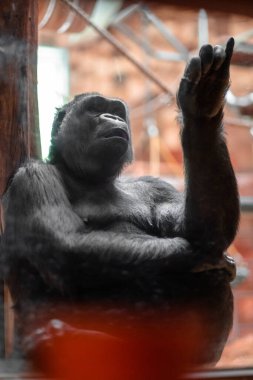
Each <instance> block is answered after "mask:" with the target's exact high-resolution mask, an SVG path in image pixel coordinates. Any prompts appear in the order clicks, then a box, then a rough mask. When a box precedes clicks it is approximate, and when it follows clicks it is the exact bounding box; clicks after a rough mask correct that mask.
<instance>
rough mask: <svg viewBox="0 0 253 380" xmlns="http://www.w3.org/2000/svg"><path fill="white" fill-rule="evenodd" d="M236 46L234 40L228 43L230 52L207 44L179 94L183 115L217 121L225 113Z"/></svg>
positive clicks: (190, 66) (188, 70)
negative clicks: (230, 70)
mask: <svg viewBox="0 0 253 380" xmlns="http://www.w3.org/2000/svg"><path fill="white" fill-rule="evenodd" d="M233 47H234V39H233V38H230V39H229V40H228V42H227V45H226V49H223V47H222V46H219V45H217V46H215V47H214V48H213V47H212V46H211V45H204V46H202V48H201V49H200V52H199V57H193V58H192V59H191V60H190V62H189V63H188V65H187V67H186V69H185V72H184V76H183V78H182V79H181V82H180V86H179V90H178V94H177V100H178V105H179V108H180V109H181V111H182V113H183V116H186V117H187V116H188V117H189V116H193V117H196V118H202V117H207V118H213V117H215V116H216V115H217V114H219V113H220V111H222V108H223V104H224V97H225V94H226V91H227V89H228V86H229V65H230V61H231V57H232V54H233Z"/></svg>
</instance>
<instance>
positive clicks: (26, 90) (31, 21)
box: [0, 0, 40, 356]
mask: <svg viewBox="0 0 253 380" xmlns="http://www.w3.org/2000/svg"><path fill="white" fill-rule="evenodd" d="M37 14H38V4H37V1H36V0H12V1H9V0H2V1H1V2H0V88H1V91H0V136H1V139H0V195H2V194H3V192H4V190H5V188H6V184H7V181H8V178H9V177H10V176H11V175H12V173H13V172H14V171H15V169H16V168H18V166H19V165H20V164H21V163H22V162H24V161H25V160H26V159H27V158H28V157H30V156H31V155H32V156H38V155H40V145H39V132H38V131H39V128H38V106H37V74H36V73H37V69H36V67H37V38H38V33H37V24H38V20H37ZM0 229H1V230H2V229H3V221H1V227H0ZM0 273H1V272H0ZM0 293H1V294H3V282H2V281H1V283H0ZM5 293H6V294H8V292H5ZM5 308H6V312H5V315H6V317H5V331H6V334H5V337H6V339H5V340H6V341H7V342H8V346H7V351H6V352H5V354H6V355H7V356H8V355H9V354H10V352H11V349H12V347H11V346H12V345H11V343H10V342H11V341H12V336H13V322H12V321H13V315H12V311H11V301H10V297H7V300H6V304H5ZM1 317H2V315H1V316H0V318H1ZM2 337H3V331H0V341H3V339H1V338H2ZM0 350H1V347H0Z"/></svg>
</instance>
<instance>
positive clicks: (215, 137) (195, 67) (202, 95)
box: [160, 38, 239, 256]
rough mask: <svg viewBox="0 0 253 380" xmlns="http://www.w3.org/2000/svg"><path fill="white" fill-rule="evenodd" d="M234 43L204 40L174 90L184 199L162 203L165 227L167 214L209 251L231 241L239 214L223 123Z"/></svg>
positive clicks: (190, 238)
mask: <svg viewBox="0 0 253 380" xmlns="http://www.w3.org/2000/svg"><path fill="white" fill-rule="evenodd" d="M233 46H234V40H233V38H231V39H230V40H229V41H228V43H227V46H226V49H223V48H222V47H221V46H215V47H214V48H213V47H212V46H211V45H205V46H203V47H202V48H201V50H200V53H199V57H193V58H192V59H191V60H190V62H189V64H188V65H187V67H186V69H185V72H184V76H183V78H182V80H181V82H180V86H179V91H178V96H177V97H178V105H179V108H180V113H181V116H180V121H181V140H182V148H183V155H184V166H185V193H184V199H183V201H182V204H180V203H178V204H177V207H174V206H172V207H171V205H170V204H167V205H166V206H165V207H164V209H162V208H161V209H160V217H161V222H160V223H161V225H162V226H163V228H164V229H165V231H166V227H167V226H168V224H166V220H167V218H168V215H171V217H172V218H174V228H175V230H176V231H177V234H179V235H180V234H182V235H181V236H183V237H184V238H186V239H187V240H188V241H190V242H191V243H192V244H194V246H198V247H200V248H202V250H203V251H205V253H208V252H209V253H211V254H212V255H213V256H214V255H215V254H217V253H218V254H219V255H220V254H221V253H222V252H224V251H225V250H226V249H227V248H228V246H229V245H230V244H231V242H232V241H233V239H234V237H235V233H236V230H237V226H238V220H239V201H238V191H237V184H236V179H235V175H234V171H233V168H232V165H231V162H230V158H229V153H228V149H227V146H226V142H225V137H224V130H223V126H222V117H223V106H224V98H225V94H226V91H227V89H228V86H229V65H230V60H231V56H232V52H233ZM166 207H167V210H166Z"/></svg>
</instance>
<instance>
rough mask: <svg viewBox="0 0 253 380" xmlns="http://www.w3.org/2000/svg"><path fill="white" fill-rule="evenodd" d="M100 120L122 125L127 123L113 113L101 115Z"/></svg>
mask: <svg viewBox="0 0 253 380" xmlns="http://www.w3.org/2000/svg"><path fill="white" fill-rule="evenodd" d="M100 119H101V120H105V121H106V120H115V121H119V122H121V123H125V120H124V119H122V117H120V116H118V115H112V114H111V113H103V114H102V115H100Z"/></svg>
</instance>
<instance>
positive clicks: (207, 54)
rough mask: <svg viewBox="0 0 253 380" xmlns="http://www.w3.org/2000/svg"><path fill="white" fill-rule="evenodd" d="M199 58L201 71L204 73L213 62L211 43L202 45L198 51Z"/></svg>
mask: <svg viewBox="0 0 253 380" xmlns="http://www.w3.org/2000/svg"><path fill="white" fill-rule="evenodd" d="M199 56H200V59H201V67H202V73H203V74H206V73H207V72H208V71H209V69H210V67H211V66H212V63H213V58H214V57H213V47H212V46H211V45H203V46H202V48H201V49H200V51H199Z"/></svg>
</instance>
